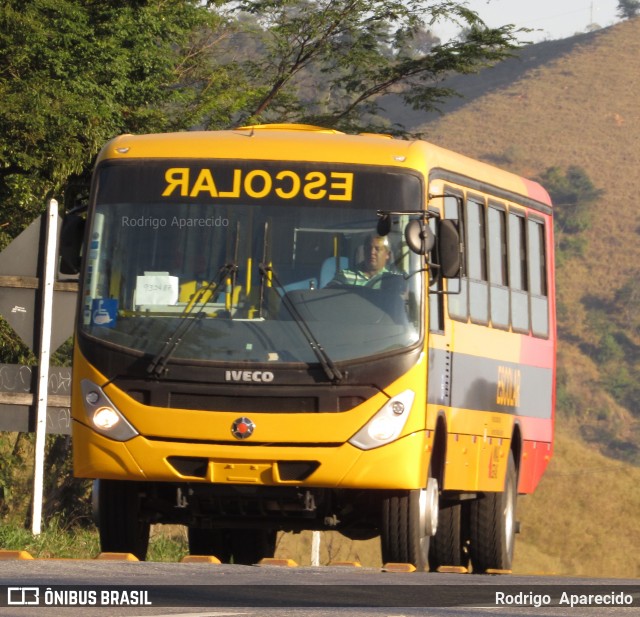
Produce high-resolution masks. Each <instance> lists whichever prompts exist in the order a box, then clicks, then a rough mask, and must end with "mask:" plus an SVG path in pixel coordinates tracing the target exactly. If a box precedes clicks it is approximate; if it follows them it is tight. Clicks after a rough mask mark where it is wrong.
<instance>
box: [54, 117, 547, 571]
mask: <svg viewBox="0 0 640 617" xmlns="http://www.w3.org/2000/svg"><path fill="white" fill-rule="evenodd" d="M74 216H75V215H71V216H70V217H69V218H68V221H67V223H68V226H69V225H70V226H71V227H72V228H76V229H77V228H78V224H77V223H78V221H77V218H76V219H75V220H72V219H74ZM69 221H71V223H70V222H69ZM85 228H86V230H85V235H84V243H83V250H82V262H81V264H80V260H79V257H78V256H77V255H76V254H75V253H74V250H73V247H70V246H67V247H66V248H64V249H63V257H64V258H65V260H66V263H67V264H71V265H70V266H68V267H71V268H72V269H73V268H76V267H77V268H78V269H79V270H80V271H81V279H82V293H81V297H80V300H79V310H78V321H77V331H76V345H75V356H74V363H73V396H72V401H73V403H72V416H73V452H74V470H75V474H76V476H78V477H81V478H93V479H96V480H97V482H95V483H94V486H95V491H96V494H95V497H96V501H97V512H98V520H99V527H100V539H101V546H102V550H103V551H118V552H121V551H125V552H131V553H134V554H135V555H137V556H138V557H139V558H140V559H144V558H145V555H146V552H147V545H148V538H149V526H150V524H155V523H172V524H182V525H185V526H186V527H187V528H188V538H189V549H190V551H191V552H192V553H194V554H210V555H215V556H217V557H219V558H220V559H221V560H222V561H225V562H230V563H255V562H257V561H258V560H259V559H261V558H262V557H265V556H271V555H272V554H273V551H274V547H275V538H276V533H277V532H278V531H293V532H298V531H302V530H337V531H339V532H341V533H342V534H344V535H345V536H347V537H350V538H358V539H366V538H375V537H378V536H379V537H380V538H381V547H382V558H383V560H384V561H385V562H405V563H412V564H414V565H415V566H416V567H417V568H418V569H420V570H428V569H437V568H438V567H440V566H447V565H464V566H468V565H469V563H471V566H472V568H473V571H475V572H484V571H487V570H490V569H502V570H504V569H509V568H510V567H511V562H512V557H513V549H514V537H515V533H516V530H517V522H516V501H517V495H518V494H524V493H531V492H533V490H534V489H535V487H536V485H537V483H538V481H539V480H540V477H541V475H542V474H543V472H544V469H545V467H546V465H547V463H548V461H549V458H550V456H551V453H552V443H553V418H554V380H555V304H554V295H553V292H554V281H553V240H552V232H553V229H552V209H551V203H550V200H549V197H548V195H547V193H546V192H545V191H544V189H543V188H542V187H541V186H539V185H538V184H536V183H534V182H531V181H528V180H526V179H523V178H520V177H518V176H516V175H513V174H511V173H507V172H505V171H502V170H499V169H496V168H494V167H492V166H489V165H486V164H483V163H480V162H478V161H474V160H471V159H469V158H466V157H464V156H461V155H459V154H455V153H453V152H450V151H447V150H445V149H442V148H439V147H437V146H435V145H432V144H430V143H427V142H424V141H405V140H399V139H393V138H390V137H388V136H382V135H370V134H363V135H347V134H343V133H340V132H337V131H334V130H326V129H322V128H317V127H311V126H304V125H264V126H253V127H246V128H241V129H238V130H228V131H218V132H184V133H176V134H158V135H141V136H133V135H124V136H121V137H118V138H116V139H114V140H113V141H111V142H109V143H108V144H107V145H106V146H105V147H104V149H103V150H102V152H101V154H100V156H99V158H98V160H97V164H96V168H95V173H94V178H93V184H92V191H91V199H90V204H89V206H88V209H87V213H86V224H85ZM68 236H69V234H66V236H65V237H68ZM71 244H74V243H73V242H72V243H71Z"/></svg>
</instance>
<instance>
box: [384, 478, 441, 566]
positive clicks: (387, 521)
mask: <svg viewBox="0 0 640 617" xmlns="http://www.w3.org/2000/svg"><path fill="white" fill-rule="evenodd" d="M381 518H382V520H381V522H382V525H381V530H380V531H381V534H380V535H381V545H382V546H381V548H382V560H383V561H384V563H411V564H413V565H414V566H415V567H416V569H417V570H420V571H425V570H429V542H430V539H431V536H433V535H435V533H436V529H437V525H438V482H437V480H436V479H435V478H429V481H428V483H427V488H426V489H420V490H409V491H398V492H395V493H392V494H391V495H389V496H387V497H385V498H384V499H383V502H382V517H381Z"/></svg>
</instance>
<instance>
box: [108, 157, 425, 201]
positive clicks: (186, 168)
mask: <svg viewBox="0 0 640 617" xmlns="http://www.w3.org/2000/svg"><path fill="white" fill-rule="evenodd" d="M97 179H98V180H97V202H98V203H99V204H109V203H113V204H116V203H163V202H166V203H181V204H184V203H207V204H212V203H213V204H227V205H229V204H234V203H244V204H260V203H263V204H266V203H268V204H280V205H283V206H298V207H300V206H318V205H326V206H328V207H344V206H346V205H348V206H350V207H356V208H367V209H391V208H392V209H394V210H398V209H400V210H403V209H407V210H415V209H419V208H421V207H422V205H423V204H424V189H423V181H422V176H421V175H420V174H418V173H417V172H413V171H410V170H407V171H406V170H403V169H398V168H397V167H382V166H380V167H378V166H373V165H344V164H329V163H306V162H290V161H288V162H287V161H282V162H274V161H226V160H201V159H194V160H184V159H183V160H167V159H157V160H149V159H147V160H129V161H118V162H114V161H107V162H105V163H102V165H101V167H100V169H99V171H98V174H97Z"/></svg>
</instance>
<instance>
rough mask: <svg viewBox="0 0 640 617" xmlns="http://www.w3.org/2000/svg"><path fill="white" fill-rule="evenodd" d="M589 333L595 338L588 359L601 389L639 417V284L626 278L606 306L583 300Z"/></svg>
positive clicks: (602, 303)
mask: <svg viewBox="0 0 640 617" xmlns="http://www.w3.org/2000/svg"><path fill="white" fill-rule="evenodd" d="M586 303H587V304H588V305H590V306H588V309H589V310H588V318H587V325H588V328H589V330H590V331H591V332H592V333H594V334H595V335H596V337H597V344H596V345H595V348H594V350H593V352H592V357H593V358H594V359H595V360H596V361H597V362H598V365H599V367H600V375H601V385H602V387H603V389H604V390H605V391H606V392H608V393H609V394H610V395H611V396H612V397H613V398H614V399H615V401H616V402H617V403H618V404H619V405H621V406H623V407H626V408H627V409H628V410H629V412H630V413H631V414H633V415H635V416H640V379H639V371H640V344H638V336H639V335H640V327H639V326H640V318H639V317H638V311H639V310H640V283H638V276H637V274H633V275H631V276H630V277H629V279H628V280H627V282H626V283H624V284H623V285H622V286H621V287H620V288H619V289H618V290H617V291H616V292H615V294H614V297H613V300H612V301H609V302H605V301H599V302H596V301H595V300H593V299H587V300H586Z"/></svg>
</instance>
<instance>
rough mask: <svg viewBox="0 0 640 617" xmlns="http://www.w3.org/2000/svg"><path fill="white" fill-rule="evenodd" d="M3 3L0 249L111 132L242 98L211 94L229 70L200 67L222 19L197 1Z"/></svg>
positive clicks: (188, 119)
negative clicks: (211, 69)
mask: <svg viewBox="0 0 640 617" xmlns="http://www.w3.org/2000/svg"><path fill="white" fill-rule="evenodd" d="M2 4H3V6H2V10H1V11H0V100H2V105H1V106H0V204H1V207H2V212H3V226H2V227H1V228H0V249H2V248H4V246H5V245H6V244H7V243H8V241H9V240H10V239H11V238H13V237H15V236H16V235H17V234H18V233H19V232H20V231H21V230H22V229H23V228H24V227H25V226H26V225H27V224H28V223H30V222H31V221H32V220H33V219H34V218H36V216H37V215H38V214H40V212H41V211H42V210H43V208H44V202H45V197H46V196H47V195H49V194H53V195H56V196H57V197H58V198H60V197H61V196H63V195H64V192H65V189H66V188H68V186H69V184H70V183H75V181H74V180H73V179H74V177H77V176H82V175H86V173H87V170H88V169H89V168H90V165H91V162H92V160H93V158H94V157H95V155H96V153H97V152H98V150H99V149H100V148H101V146H102V145H103V144H104V142H106V141H107V140H108V139H110V138H111V137H113V136H114V135H116V134H118V133H122V132H142V131H163V130H168V129H181V128H189V127H190V126H193V125H194V124H195V123H197V122H199V121H200V120H201V118H202V117H203V116H205V115H207V117H213V116H216V115H217V117H218V118H219V119H220V118H221V117H222V116H225V114H226V116H227V118H228V116H229V115H230V114H232V113H233V111H234V109H233V107H234V105H239V104H241V101H238V102H236V101H229V100H227V99H226V97H223V96H222V95H221V93H224V92H225V90H226V87H227V86H228V80H229V75H228V73H226V72H224V71H223V70H222V69H221V68H218V70H217V71H215V72H211V71H209V67H208V61H207V51H208V50H209V49H210V48H211V46H212V45H214V44H215V42H216V40H217V38H218V37H219V36H220V29H221V26H222V24H223V19H222V17H221V16H220V15H219V14H217V13H216V12H215V11H211V10H208V9H207V7H204V6H202V4H201V3H200V2H198V1H197V0H185V1H182V2H163V1H161V0H149V1H146V2H140V1H137V0H119V1H117V2H102V1H101V0H86V1H83V2H79V1H77V0H75V1H74V0H39V1H36V0H3V3H2ZM222 121H224V119H222Z"/></svg>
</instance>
